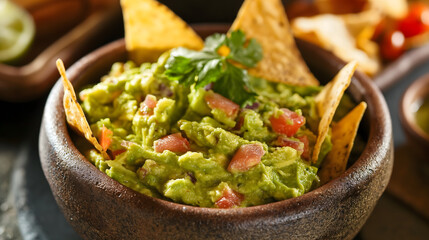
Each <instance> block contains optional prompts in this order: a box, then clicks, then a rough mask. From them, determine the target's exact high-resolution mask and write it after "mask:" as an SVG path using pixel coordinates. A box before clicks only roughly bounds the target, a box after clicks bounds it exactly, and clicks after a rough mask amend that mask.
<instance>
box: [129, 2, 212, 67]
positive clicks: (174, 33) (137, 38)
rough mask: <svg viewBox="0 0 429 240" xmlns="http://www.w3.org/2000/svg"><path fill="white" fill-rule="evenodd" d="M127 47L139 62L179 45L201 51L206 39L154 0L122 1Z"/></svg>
mask: <svg viewBox="0 0 429 240" xmlns="http://www.w3.org/2000/svg"><path fill="white" fill-rule="evenodd" d="M121 5H122V12H123V15H124V26H125V46H126V48H127V50H128V52H129V57H130V59H131V60H133V61H134V62H136V63H137V64H140V63H143V62H156V60H157V59H158V57H159V56H160V55H161V54H162V53H163V52H165V51H167V50H170V49H172V48H176V47H185V48H189V49H195V50H200V49H202V48H203V47H204V42H203V40H202V39H201V38H200V37H199V36H198V35H197V34H196V33H195V32H194V30H192V29H191V27H189V26H188V25H187V24H186V23H185V22H184V21H183V20H182V19H181V18H180V17H178V16H177V15H176V14H174V13H173V12H172V11H171V10H170V9H169V8H168V7H166V6H165V5H162V4H161V3H159V2H158V1H155V0H121Z"/></svg>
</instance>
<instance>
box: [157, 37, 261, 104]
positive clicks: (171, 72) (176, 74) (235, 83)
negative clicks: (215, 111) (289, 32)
mask: <svg viewBox="0 0 429 240" xmlns="http://www.w3.org/2000/svg"><path fill="white" fill-rule="evenodd" d="M222 46H226V47H228V48H229V50H230V52H229V54H228V56H221V55H219V54H218V52H217V51H218V49H219V48H220V47H222ZM261 59H262V48H261V46H260V45H259V43H258V42H257V41H256V40H254V39H250V40H249V41H247V40H246V36H245V34H244V33H243V32H242V31H240V30H238V31H234V32H232V33H231V35H230V36H229V37H227V36H226V35H225V34H214V35H212V36H209V37H208V38H207V39H206V41H205V46H204V48H203V50H201V51H194V50H189V49H186V48H176V49H173V50H172V51H171V53H170V57H169V59H168V60H167V63H166V65H165V69H166V70H165V72H164V75H165V76H166V77H167V78H168V79H169V80H171V81H178V82H179V83H180V84H183V85H185V86H191V85H193V84H195V88H201V87H204V86H206V85H207V84H209V83H214V84H213V86H214V88H213V89H214V91H215V92H217V93H219V94H221V95H223V96H224V97H226V98H228V99H230V100H231V101H233V102H235V103H237V104H240V105H242V106H244V105H245V104H247V103H252V102H253V101H254V100H255V96H256V94H255V93H254V92H253V91H252V89H251V88H250V84H249V76H248V74H247V71H246V70H244V69H241V68H239V67H237V66H235V65H234V64H233V62H236V63H240V64H242V65H244V66H246V67H254V66H256V64H257V63H258V62H259V61H260V60H261ZM231 62H232V63H231Z"/></svg>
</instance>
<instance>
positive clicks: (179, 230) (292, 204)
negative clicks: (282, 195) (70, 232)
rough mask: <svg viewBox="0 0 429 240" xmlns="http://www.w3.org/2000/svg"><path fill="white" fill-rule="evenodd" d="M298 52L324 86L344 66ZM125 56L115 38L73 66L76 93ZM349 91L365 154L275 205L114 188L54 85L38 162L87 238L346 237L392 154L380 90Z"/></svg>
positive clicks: (357, 82) (363, 85) (377, 192)
mask: <svg viewBox="0 0 429 240" xmlns="http://www.w3.org/2000/svg"><path fill="white" fill-rule="evenodd" d="M202 28H203V29H206V28H205V27H204V26H202ZM214 29H216V28H214ZM200 30H201V26H200ZM298 46H299V49H300V50H301V52H302V54H303V57H304V58H305V59H306V60H307V62H308V65H309V67H310V68H311V70H312V71H313V73H314V74H315V75H316V76H317V77H318V78H319V79H320V80H321V81H322V83H326V82H327V81H329V80H330V79H331V77H333V76H334V75H335V74H336V72H338V71H339V69H340V68H341V67H342V66H343V65H344V62H342V61H341V60H339V59H338V58H336V57H334V56H333V55H332V54H330V53H328V52H326V51H324V50H322V49H321V48H319V47H316V46H314V45H312V44H309V43H307V42H303V41H299V40H298ZM126 57H127V54H126V50H125V47H124V41H123V40H119V41H116V42H113V43H111V44H109V45H107V46H105V47H102V48H100V49H98V50H97V51H95V52H92V53H91V54H89V55H87V56H86V57H85V58H83V59H81V60H80V61H78V62H77V63H76V64H74V65H73V66H72V67H71V68H70V69H69V70H68V76H69V78H70V80H71V81H72V83H73V84H74V86H75V87H76V88H77V89H79V87H81V86H83V85H84V84H87V83H89V82H91V81H96V80H97V79H99V78H100V76H102V75H103V74H105V73H107V71H108V70H109V69H110V66H111V64H112V63H113V62H115V61H124V60H126ZM348 93H349V94H350V95H351V96H353V98H354V99H355V100H356V101H361V100H363V101H366V102H367V103H368V110H367V113H366V115H365V118H364V121H363V123H362V128H361V131H360V132H359V134H360V135H361V136H362V137H363V138H364V139H366V142H367V144H366V147H365V149H364V150H363V152H362V153H361V155H360V156H359V158H358V159H357V160H356V161H355V162H354V163H353V164H352V165H351V166H350V167H349V168H348V169H347V171H346V172H345V173H344V174H342V175H341V176H340V177H339V178H337V179H334V180H332V181H331V182H329V183H327V184H325V185H323V186H321V187H319V188H317V189H315V190H313V191H311V192H309V193H306V194H304V195H302V196H300V197H297V198H292V199H288V200H284V201H279V202H275V203H270V204H265V205H261V206H254V207H248V208H236V209H210V208H200V207H193V206H187V205H183V204H178V203H173V202H168V201H165V200H160V199H156V198H152V197H148V196H145V195H143V194H140V193H138V192H135V191H133V190H131V189H129V188H127V187H125V186H123V185H121V184H119V183H118V182H116V181H115V180H113V179H111V178H109V177H108V176H107V175H106V174H104V173H102V172H101V171H99V170H98V169H97V168H96V167H95V166H93V165H92V164H91V163H90V162H89V161H88V160H87V159H85V157H84V156H83V155H82V154H81V153H80V152H79V151H78V149H76V147H75V145H74V143H73V141H72V140H71V138H70V134H69V130H68V128H67V124H66V121H65V115H64V110H63V106H62V97H63V86H62V83H61V82H60V81H59V82H57V84H56V85H55V86H54V88H53V90H52V91H51V93H50V95H49V98H48V101H47V103H46V106H45V112H44V116H43V122H42V126H41V131H40V141H39V150H40V159H41V163H42V167H43V170H44V173H45V175H46V178H47V180H48V182H49V184H50V187H51V189H52V192H53V194H54V196H55V199H56V201H57V203H58V205H59V206H60V208H61V209H62V211H63V213H64V215H65V216H66V218H67V220H68V221H69V222H70V224H71V225H72V226H73V227H74V229H75V230H76V231H77V232H78V233H79V234H80V235H81V236H82V237H83V238H85V239H351V238H353V237H354V236H355V235H356V234H357V233H358V231H359V230H360V229H361V227H362V225H363V224H364V223H365V221H366V220H367V218H368V216H369V215H370V213H371V211H372V210H373V208H374V206H375V204H376V203H377V200H378V199H379V198H380V196H381V194H382V193H383V191H384V190H385V188H386V186H387V183H388V181H389V178H390V175H391V171H392V166H393V148H392V129H391V120H390V115H389V112H388V109H387V106H386V103H385V101H384V99H383V96H382V95H381V93H380V91H379V90H378V88H376V87H375V85H374V84H373V83H372V82H371V81H370V80H369V79H368V78H367V77H366V76H365V75H364V74H361V73H359V72H357V73H355V75H354V77H353V81H352V84H351V87H350V89H349V90H348Z"/></svg>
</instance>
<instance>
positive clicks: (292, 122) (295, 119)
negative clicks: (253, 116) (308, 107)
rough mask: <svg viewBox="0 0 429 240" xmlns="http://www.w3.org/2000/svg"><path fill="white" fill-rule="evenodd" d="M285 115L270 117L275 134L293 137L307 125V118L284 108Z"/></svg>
mask: <svg viewBox="0 0 429 240" xmlns="http://www.w3.org/2000/svg"><path fill="white" fill-rule="evenodd" d="M281 110H282V111H283V114H282V115H280V116H279V117H274V116H271V117H270V122H271V127H272V128H273V130H274V132H276V133H280V134H285V135H286V136H288V137H292V136H293V135H295V133H296V132H297V131H298V129H299V128H300V127H301V126H302V125H304V124H305V117H303V116H301V115H299V114H298V113H296V112H294V111H291V110H289V109H287V108H282V109H281Z"/></svg>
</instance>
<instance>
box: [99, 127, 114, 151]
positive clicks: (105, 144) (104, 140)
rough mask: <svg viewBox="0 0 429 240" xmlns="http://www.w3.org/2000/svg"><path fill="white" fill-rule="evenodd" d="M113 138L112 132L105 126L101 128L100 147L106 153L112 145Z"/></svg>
mask: <svg viewBox="0 0 429 240" xmlns="http://www.w3.org/2000/svg"><path fill="white" fill-rule="evenodd" d="M112 136H113V132H112V130H110V129H108V128H106V127H105V126H104V125H103V127H102V128H101V134H100V139H99V140H100V145H101V147H102V148H103V150H104V151H106V150H107V149H108V148H109V147H110V144H112Z"/></svg>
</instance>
